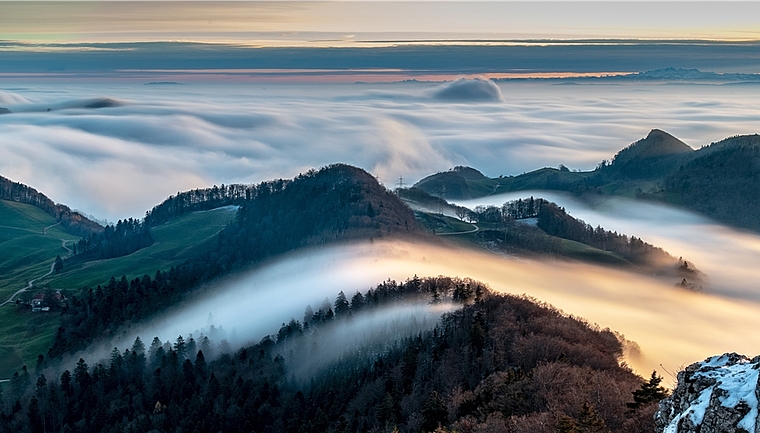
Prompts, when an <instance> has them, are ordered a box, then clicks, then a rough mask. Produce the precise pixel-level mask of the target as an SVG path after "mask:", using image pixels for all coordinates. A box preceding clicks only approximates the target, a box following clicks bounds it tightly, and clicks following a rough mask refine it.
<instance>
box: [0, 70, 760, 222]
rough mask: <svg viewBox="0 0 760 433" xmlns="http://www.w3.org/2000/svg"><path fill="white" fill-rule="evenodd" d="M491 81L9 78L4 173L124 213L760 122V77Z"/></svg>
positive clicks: (534, 161) (585, 156)
mask: <svg viewBox="0 0 760 433" xmlns="http://www.w3.org/2000/svg"><path fill="white" fill-rule="evenodd" d="M177 79H178V80H180V81H181V77H179V78H177ZM486 84H488V85H485V84H484V82H477V81H475V80H470V81H469V82H453V83H448V84H440V83H424V82H408V83H396V84H379V83H376V84H362V83H356V84H335V85H330V84H292V85H290V84H268V85H263V84H252V83H238V84H235V85H225V84H215V85H212V84H198V83H193V82H189V83H187V84H184V85H168V84H167V85H144V84H143V83H137V84H124V83H123V82H122V83H114V84H111V85H105V84H92V85H81V84H76V82H61V83H44V84H40V83H39V82H36V83H34V84H16V85H14V87H8V83H7V82H6V83H5V84H4V86H3V87H0V107H4V108H8V109H10V111H11V112H12V113H11V114H3V115H0V128H1V129H2V131H3V133H2V136H1V137H0V152H1V153H2V155H3V158H2V159H0V174H1V175H3V176H5V177H9V178H11V179H13V180H15V181H18V182H23V183H26V184H29V185H31V186H33V187H35V188H37V189H38V190H40V191H43V192H44V193H45V194H46V195H48V196H49V197H51V198H52V199H53V200H55V201H56V202H60V203H65V204H68V205H69V206H71V207H73V208H75V209H81V210H83V211H84V212H86V213H89V214H93V215H95V216H97V217H99V218H107V219H109V220H112V221H116V220H117V219H121V218H127V217H141V216H143V215H144V213H145V211H146V210H148V209H150V208H151V207H152V206H154V205H155V204H157V203H159V202H161V201H162V200H163V199H165V198H166V197H167V196H168V195H170V194H174V193H176V192H177V191H184V190H187V189H192V188H199V187H207V186H210V185H213V184H221V183H225V184H229V183H233V182H244V183H250V182H258V181H262V180H266V179H271V178H279V177H284V178H287V177H292V176H294V175H297V174H298V173H299V172H304V171H306V170H308V169H309V168H312V167H319V166H323V165H327V164H331V163H334V162H345V163H350V164H355V165H358V166H360V167H362V168H365V169H367V170H368V171H371V172H372V173H373V174H376V175H378V176H379V177H380V179H381V181H382V182H384V183H385V184H386V185H388V186H390V187H392V186H394V185H395V184H396V181H397V179H398V178H399V176H403V177H404V179H405V181H406V183H407V184H410V183H413V182H415V181H417V180H418V179H420V178H421V177H423V176H426V175H428V174H431V173H434V172H437V171H441V170H446V169H449V168H451V167H452V166H454V165H462V164H463V165H470V166H473V167H476V168H478V169H480V170H482V171H483V172H484V173H485V174H487V175H489V176H498V175H502V174H503V175H509V174H519V173H522V172H525V171H529V170H533V169H536V168H540V167H543V166H554V167H556V166H558V165H559V164H565V165H566V166H568V167H570V168H571V169H592V168H594V167H595V166H596V164H597V163H599V161H601V160H602V159H607V158H611V157H612V156H613V155H614V154H615V153H616V152H617V151H618V150H620V149H622V148H623V147H625V146H627V145H628V144H630V143H632V142H634V141H636V140H638V139H640V138H642V137H645V136H646V135H647V133H648V132H649V131H650V130H651V129H652V128H661V129H664V130H666V131H668V132H670V133H672V134H674V135H676V136H677V137H679V138H681V139H683V140H685V141H686V142H687V143H689V144H691V145H692V146H694V147H699V146H701V145H705V144H709V143H710V142H712V141H717V140H720V139H723V138H725V137H728V136H732V135H736V134H747V133H754V132H757V104H756V102H757V99H758V96H759V94H760V86H757V85H743V86H738V85H698V84H674V85H662V84H657V83H653V84H642V83H637V84H635V85H625V84H600V83H596V84H588V83H587V82H586V83H585V84H576V85H567V84H568V83H567V82H565V83H559V82H506V83H499V84H498V88H497V86H495V85H493V84H490V83H488V82H486ZM104 98H107V99H108V100H104ZM48 110H50V111H48Z"/></svg>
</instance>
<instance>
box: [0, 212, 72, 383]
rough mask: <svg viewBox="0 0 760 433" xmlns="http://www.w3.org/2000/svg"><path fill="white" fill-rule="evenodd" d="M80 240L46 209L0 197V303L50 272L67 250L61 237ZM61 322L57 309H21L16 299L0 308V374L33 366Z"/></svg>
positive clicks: (0, 375)
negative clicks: (49, 312) (17, 306)
mask: <svg viewBox="0 0 760 433" xmlns="http://www.w3.org/2000/svg"><path fill="white" fill-rule="evenodd" d="M77 239H78V237H77V236H74V235H71V234H69V233H67V232H66V231H64V230H63V229H62V228H61V226H60V225H56V221H55V218H53V217H52V216H51V215H49V214H48V213H47V212H45V211H43V210H42V209H40V208H38V207H36V206H32V205H28V204H23V203H17V202H13V201H7V200H0V247H1V248H2V253H0V303H4V302H5V301H6V300H8V299H9V298H10V297H11V295H13V294H14V293H16V292H17V291H18V290H21V289H24V288H25V287H27V285H28V282H29V281H30V280H33V279H37V278H39V277H41V276H43V275H45V274H46V273H48V272H49V271H50V267H51V265H52V264H53V262H54V261H55V257H56V256H57V255H60V256H62V257H63V256H66V255H67V254H68V251H67V250H66V249H65V248H63V247H62V244H63V242H64V241H76V240H77ZM67 243H68V242H67ZM36 283H37V282H35V284H36ZM27 296H28V295H27ZM57 326H58V316H57V315H55V314H39V313H32V312H31V311H29V310H17V309H16V308H15V305H14V303H10V304H7V305H4V306H3V307H0V378H5V377H7V376H8V375H10V374H12V372H13V371H15V370H18V368H19V367H20V366H21V365H22V364H23V363H27V364H29V365H33V363H34V360H35V359H36V357H37V354H39V353H46V352H47V348H48V347H49V346H50V341H51V340H52V338H53V336H54V334H55V329H56V328H57Z"/></svg>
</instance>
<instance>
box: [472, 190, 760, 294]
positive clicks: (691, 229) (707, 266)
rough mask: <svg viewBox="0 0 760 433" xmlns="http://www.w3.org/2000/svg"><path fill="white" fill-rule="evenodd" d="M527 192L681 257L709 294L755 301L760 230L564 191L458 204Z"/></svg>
mask: <svg viewBox="0 0 760 433" xmlns="http://www.w3.org/2000/svg"><path fill="white" fill-rule="evenodd" d="M530 196H533V197H543V198H545V199H547V200H550V201H553V202H555V203H557V204H559V205H560V206H563V207H565V209H566V210H567V211H568V212H569V213H570V214H571V215H573V216H574V217H576V218H579V219H582V220H584V221H585V222H587V223H588V224H591V225H592V226H594V227H596V226H598V225H601V226H602V227H604V228H605V229H607V230H612V231H617V232H618V233H624V234H627V235H629V236H630V235H634V236H636V237H639V238H641V239H643V240H644V241H645V242H649V243H651V244H654V245H656V246H658V247H661V248H663V249H665V250H666V251H668V252H669V253H670V254H672V255H673V256H675V257H683V258H684V259H685V260H687V261H689V262H691V263H693V264H694V265H696V267H697V268H698V269H700V270H701V271H703V272H704V273H706V274H707V284H706V290H707V291H708V292H709V293H711V294H717V295H721V296H724V297H729V298H736V299H746V300H752V301H756V302H760V269H758V267H757V264H758V263H760V236H758V235H757V234H753V233H751V232H744V231H739V230H735V229H731V228H729V227H726V226H723V225H721V224H718V223H716V222H714V221H711V220H709V219H707V218H705V217H702V216H700V215H697V214H694V213H691V212H689V211H686V210H681V209H676V208H674V207H670V206H666V205H660V204H656V203H646V202H641V201H634V200H629V199H623V198H612V199H607V200H604V201H601V202H599V203H597V204H596V205H595V206H594V207H591V206H589V205H587V204H585V203H581V202H579V201H578V200H576V199H574V198H573V197H571V196H569V195H566V194H563V193H558V192H548V191H527V192H519V193H510V194H500V195H495V196H489V197H484V198H481V199H476V200H469V201H462V202H459V204H461V205H463V206H467V207H470V208H473V207H475V206H477V205H495V206H501V204H503V203H504V202H506V201H509V200H516V199H518V198H526V197H530Z"/></svg>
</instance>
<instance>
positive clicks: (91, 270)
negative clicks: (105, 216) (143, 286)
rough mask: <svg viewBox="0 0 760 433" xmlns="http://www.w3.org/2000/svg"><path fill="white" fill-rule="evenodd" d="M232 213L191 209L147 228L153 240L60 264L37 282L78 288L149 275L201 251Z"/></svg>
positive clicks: (58, 286) (229, 219)
mask: <svg viewBox="0 0 760 433" xmlns="http://www.w3.org/2000/svg"><path fill="white" fill-rule="evenodd" d="M234 217H235V211H234V208H219V209H215V210H210V211H203V212H193V213H189V214H186V215H183V216H182V217H180V218H178V219H176V220H174V221H170V222H168V223H165V224H162V225H160V226H158V227H156V228H153V229H151V235H152V236H153V239H154V240H155V243H154V244H153V245H151V246H149V247H147V248H143V249H141V250H139V251H137V252H135V253H132V254H130V255H128V256H124V257H117V258H113V259H107V260H96V261H91V262H85V263H77V264H75V265H73V266H72V265H69V266H67V265H68V263H66V264H64V269H63V272H61V273H60V274H58V275H55V276H54V277H53V276H51V278H49V279H43V280H41V281H40V282H41V284H43V285H48V286H49V287H51V288H54V289H79V288H82V287H93V286H97V285H98V284H105V283H107V282H108V280H109V279H110V278H111V277H112V276H113V277H117V278H119V277H121V276H122V275H126V276H127V278H136V277H142V276H143V275H146V274H147V275H150V276H153V275H154V274H155V273H156V271H157V270H167V269H169V268H170V267H172V266H174V265H177V264H180V263H182V262H183V261H185V260H187V259H189V258H192V257H194V256H196V255H197V254H199V253H201V252H203V251H204V248H203V244H204V243H206V242H207V241H210V240H212V239H213V238H214V235H216V234H217V233H218V232H219V231H220V230H221V229H223V228H224V227H225V226H226V225H227V224H228V223H229V222H230V221H232V219H233V218H234Z"/></svg>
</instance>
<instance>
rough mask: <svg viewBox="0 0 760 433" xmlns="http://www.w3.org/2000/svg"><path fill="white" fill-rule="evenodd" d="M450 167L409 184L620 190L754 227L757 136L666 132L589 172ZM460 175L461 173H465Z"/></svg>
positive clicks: (490, 190) (460, 190)
mask: <svg viewBox="0 0 760 433" xmlns="http://www.w3.org/2000/svg"><path fill="white" fill-rule="evenodd" d="M473 172H475V173H478V172H477V171H476V170H473V169H470V168H468V167H455V168H453V169H451V170H449V171H447V172H442V173H437V174H434V175H431V176H428V177H426V178H424V179H422V180H421V181H420V182H418V183H417V184H415V186H416V187H418V188H420V189H422V190H424V191H425V192H427V193H428V194H431V195H434V196H436V197H442V198H445V199H452V200H461V199H467V198H477V197H483V196H487V195H492V194H499V193H505V192H510V191H525V190H555V191H567V192H570V193H573V194H575V195H576V196H579V197H581V198H583V197H600V196H605V195H606V196H610V195H612V196H623V197H629V198H639V199H648V200H655V201H660V202H665V203H668V204H672V205H676V206H682V207H685V208H688V209H691V210H693V211H696V212H699V213H702V214H704V215H706V216H708V217H710V218H714V219H716V220H718V221H721V222H723V223H726V224H729V225H733V226H737V227H743V228H749V229H752V230H756V231H760V219H758V218H757V217H756V216H757V215H758V213H760V135H757V134H754V135H743V136H735V137H730V138H726V139H724V140H721V141H719V142H716V143H712V144H711V145H709V146H704V147H702V148H700V149H698V150H694V149H692V148H691V147H690V146H688V145H687V144H685V143H684V142H682V141H681V140H679V139H677V138H676V137H673V136H672V135H670V134H668V133H667V132H665V131H661V130H658V129H653V130H652V131H651V132H650V133H649V134H648V135H647V137H645V138H643V139H641V140H638V141H636V142H635V143H633V144H631V145H629V146H628V147H626V148H624V149H623V150H621V151H620V152H618V153H617V154H616V155H615V156H614V157H613V158H612V159H611V160H610V161H607V160H605V161H602V162H601V163H600V164H599V165H598V166H597V168H596V169H594V170H591V171H571V170H569V169H568V168H567V167H565V166H563V165H560V167H559V168H548V167H547V168H541V169H538V170H535V171H531V172H529V173H525V174H521V175H519V176H500V177H497V178H488V177H486V176H482V177H479V176H473V175H472V173H473ZM465 174H466V175H465Z"/></svg>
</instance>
